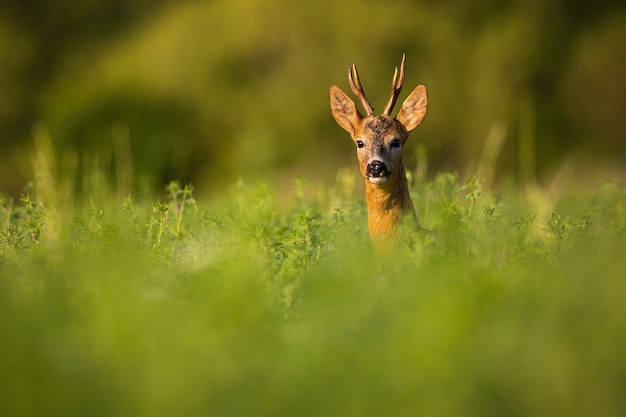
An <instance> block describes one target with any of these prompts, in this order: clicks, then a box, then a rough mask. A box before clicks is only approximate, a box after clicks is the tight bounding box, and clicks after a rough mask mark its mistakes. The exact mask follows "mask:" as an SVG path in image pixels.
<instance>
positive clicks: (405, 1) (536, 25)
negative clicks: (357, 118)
mask: <svg viewBox="0 0 626 417" xmlns="http://www.w3.org/2000/svg"><path fill="white" fill-rule="evenodd" d="M403 52H406V53H407V77H406V83H405V88H406V89H407V90H409V91H410V89H412V88H413V87H414V86H415V85H417V84H420V83H423V84H426V85H427V86H428V88H429V113H428V115H427V117H426V119H425V121H424V124H423V126H421V127H420V128H418V130H417V131H416V132H415V133H414V134H413V135H412V140H411V142H410V144H412V145H413V146H415V144H417V143H422V144H424V145H425V146H426V149H427V151H428V155H429V161H430V164H431V166H432V167H433V169H444V168H445V169H456V170H460V171H462V172H468V171H471V170H475V169H477V168H476V167H478V166H480V164H481V160H482V159H481V158H483V156H484V154H485V150H484V148H485V146H487V145H485V144H486V143H487V142H489V141H488V137H489V136H490V132H493V131H494V127H498V129H499V130H496V131H499V132H501V133H500V134H501V136H502V137H503V139H502V140H503V143H502V145H501V149H500V148H498V150H497V152H496V153H497V155H498V158H497V167H496V172H497V173H498V174H499V176H512V177H514V178H515V177H516V176H520V175H522V176H523V172H522V173H520V171H524V169H523V168H522V167H520V166H524V165H525V166H526V168H525V169H526V171H529V170H530V171H532V174H533V175H534V173H535V171H537V173H538V174H541V173H543V172H546V173H549V172H551V171H552V170H553V169H555V168H557V167H558V166H559V165H560V164H561V163H563V161H565V160H567V159H568V158H577V160H581V161H584V162H586V163H589V164H590V165H591V166H592V167H594V168H598V169H602V168H603V167H605V164H619V163H620V161H621V159H623V158H624V156H626V118H625V117H623V113H624V109H626V75H625V74H626V6H625V5H624V3H623V2H622V1H617V0H614V1H612V0H601V1H596V2H592V3H590V2H583V1H578V0H576V1H565V0H509V1H496V0H476V1H471V2H467V1H462V0H449V1H446V2H441V1H434V0H421V1H410V0H394V1H389V2H376V1H373V0H372V1H356V0H349V1H344V2H336V1H317V2H306V3H305V2H292V1H288V0H229V1H219V0H214V1H174V0H160V1H147V0H126V1H123V2H122V1H117V0H109V1H104V0H89V1H83V2H70V1H69V0H58V1H51V0H38V1H33V0H31V1H5V2H3V3H2V4H1V5H0V91H1V92H2V98H1V99H0V135H1V136H0V164H1V165H0V189H3V190H8V191H9V192H13V193H16V192H19V190H20V188H21V187H22V186H23V184H24V182H25V180H26V179H27V177H28V174H27V172H28V171H27V169H26V168H25V167H26V166H27V163H26V162H25V160H27V158H26V157H25V155H28V150H29V149H30V148H32V144H33V135H34V133H33V132H34V131H38V129H40V128H42V127H43V128H44V129H45V130H46V131H47V132H48V133H49V137H50V138H51V140H52V142H53V145H54V149H55V150H56V152H57V154H58V155H57V158H58V161H59V165H60V166H62V165H63V164H64V162H63V161H64V160H65V159H67V160H72V158H75V155H76V154H78V155H79V158H78V159H79V161H80V162H79V164H78V165H79V168H78V171H77V172H78V175H79V174H80V169H81V168H80V166H82V165H85V164H87V162H85V161H87V160H89V161H93V160H94V158H93V156H94V155H100V160H103V159H107V158H108V159H109V160H108V161H101V163H102V165H104V166H107V165H108V166H111V171H112V172H115V167H114V166H115V165H116V164H117V165H119V164H121V163H122V162H120V160H117V161H116V155H118V154H119V152H117V153H116V150H115V148H116V146H117V147H118V148H119V147H120V146H121V147H123V148H124V147H125V148H127V149H125V151H124V152H127V153H130V154H132V163H129V162H125V163H126V164H129V165H131V166H130V168H129V167H127V168H129V169H132V170H133V172H134V175H136V176H137V178H138V180H139V181H141V179H142V178H144V179H145V182H146V184H148V185H152V186H156V185H158V184H161V183H164V182H167V181H168V179H171V178H176V179H179V180H181V181H194V182H195V183H196V184H198V188H199V189H200V190H202V189H207V188H214V189H217V188H220V186H221V185H224V184H228V183H232V182H234V181H235V180H236V178H237V176H239V175H244V176H258V175H261V176H264V175H270V174H276V173H281V172H290V173H291V174H292V175H293V174H294V173H296V174H297V173H299V172H306V173H307V174H310V175H319V176H321V177H323V178H328V177H332V176H334V175H335V173H336V172H337V170H338V169H339V168H340V167H341V166H344V165H346V164H349V163H354V162H353V161H351V159H353V150H352V145H351V144H350V141H349V140H348V137H347V135H346V134H345V132H343V131H341V129H340V128H339V127H337V126H336V125H335V123H334V121H333V120H332V117H331V116H330V113H329V110H328V97H327V96H328V87H329V86H330V85H331V84H337V85H339V86H340V87H341V88H342V89H344V90H346V91H347V90H349V88H348V86H347V79H346V69H347V67H348V66H349V65H350V64H351V63H352V62H353V61H355V62H357V64H358V66H359V69H360V73H361V77H362V80H363V83H364V87H365V90H366V91H367V92H368V96H369V97H370V99H371V101H372V102H374V103H375V104H374V106H375V107H378V108H379V107H380V106H381V105H382V103H384V102H385V101H386V99H387V96H386V95H387V94H388V90H389V84H390V79H391V74H392V73H393V67H394V66H395V65H398V64H399V60H400V57H401V54H402V53H403ZM406 94H408V91H405V92H404V93H403V95H402V96H401V98H400V100H402V99H403V98H404V97H405V96H406ZM35 127H37V128H35ZM116 132H117V133H116ZM119 132H125V133H123V134H122V135H121V136H120V133H119ZM116 137H118V138H119V137H124V138H125V139H123V140H118V139H116ZM116 143H117V145H116ZM498 146H499V145H498ZM528 149H530V150H531V151H530V153H531V155H530V156H526V157H525V156H524V152H526V153H528ZM533 150H534V151H533ZM118 151H119V149H118ZM408 153H409V154H410V153H411V150H410V149H409V150H408ZM68 155H74V156H68ZM107 155H108V157H107ZM481 155H483V156H481ZM524 158H526V159H528V161H526V162H524ZM409 159H410V155H409ZM529 161H530V162H529ZM482 162H484V161H482ZM83 168H84V167H83ZM78 183H80V182H78Z"/></svg>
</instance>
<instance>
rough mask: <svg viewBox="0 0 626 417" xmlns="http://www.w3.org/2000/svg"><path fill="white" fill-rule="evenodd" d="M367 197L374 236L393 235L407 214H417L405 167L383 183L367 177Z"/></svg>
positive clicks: (368, 213)
mask: <svg viewBox="0 0 626 417" xmlns="http://www.w3.org/2000/svg"><path fill="white" fill-rule="evenodd" d="M365 199H366V201H367V221H368V227H369V232H370V236H371V237H373V238H380V237H382V238H389V237H391V236H393V233H394V229H395V227H396V226H397V224H398V223H399V222H400V221H401V220H402V217H403V216H404V215H405V214H409V215H413V216H414V215H415V209H414V207H413V202H412V201H411V197H410V195H409V187H408V184H407V180H406V175H405V173H404V168H402V169H400V175H398V176H397V177H395V178H389V180H387V182H385V183H384V184H382V185H377V184H373V183H371V182H370V181H369V180H368V179H367V178H366V179H365Z"/></svg>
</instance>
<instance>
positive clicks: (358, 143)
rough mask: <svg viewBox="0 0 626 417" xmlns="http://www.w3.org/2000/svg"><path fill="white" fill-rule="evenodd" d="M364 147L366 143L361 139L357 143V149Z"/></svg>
mask: <svg viewBox="0 0 626 417" xmlns="http://www.w3.org/2000/svg"><path fill="white" fill-rule="evenodd" d="M364 146H365V143H364V142H363V141H362V140H361V139H359V140H357V141H356V147H357V148H359V149H361V148H362V147H364Z"/></svg>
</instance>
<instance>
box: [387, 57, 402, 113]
mask: <svg viewBox="0 0 626 417" xmlns="http://www.w3.org/2000/svg"><path fill="white" fill-rule="evenodd" d="M405 61H406V54H402V63H401V64H400V78H398V67H396V68H395V70H394V72H393V80H391V97H389V101H388V102H387V105H386V106H385V111H384V112H383V115H385V116H390V115H391V111H392V110H393V106H394V105H395V104H396V100H398V96H399V95H400V91H402V86H403V85H404V62H405Z"/></svg>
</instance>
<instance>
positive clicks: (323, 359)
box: [0, 173, 626, 416]
mask: <svg viewBox="0 0 626 417" xmlns="http://www.w3.org/2000/svg"><path fill="white" fill-rule="evenodd" d="M36 177H37V179H38V181H37V183H36V184H35V185H34V186H33V188H32V189H31V190H27V191H25V193H24V194H23V195H22V198H21V200H20V201H13V200H11V199H10V198H8V197H7V198H4V199H3V200H2V205H1V206H0V227H1V230H0V231H1V234H0V387H1V389H0V415H3V416H18V415H19V416H28V415H37V416H39V415H47V416H53V415H63V416H72V415H76V416H79V415H80V416H84V415H90V416H98V415H115V416H124V415H128V416H140V415H150V416H172V415H188V416H192V415H198V416H199V415H211V416H233V415H254V416H261V415H268V416H277V415H285V416H287V415H289V416H296V415H297V416H303V415H310V416H320V415H341V416H363V415H390V416H402V415H406V416H415V415H450V416H458V415H476V416H502V415H508V416H511V415H533V416H541V415H545V416H554V415H569V416H577V415H580V416H582V415H602V416H621V415H624V413H625V412H626V399H625V398H624V395H623V393H624V389H625V388H626V356H625V355H624V352H625V351H626V303H625V302H624V298H625V294H626V293H625V288H624V283H625V279H626V278H625V277H626V256H625V255H626V245H625V243H626V239H625V238H626V212H625V211H626V189H625V188H624V187H623V186H622V185H620V184H618V183H616V182H606V183H604V184H602V185H601V186H599V187H598V188H597V189H596V190H595V191H594V192H592V193H589V192H585V191H583V190H579V189H576V188H575V187H572V186H570V187H562V188H561V192H560V194H559V198H556V197H555V196H554V195H551V196H548V195H543V194H542V192H541V190H540V189H536V190H535V192H534V193H530V192H529V193H528V195H533V196H534V197H533V198H527V197H526V194H524V193H517V192H516V191H515V190H508V191H507V190H503V191H502V192H501V193H500V194H499V195H496V194H495V193H494V194H492V193H483V191H482V190H481V185H480V182H479V181H477V180H475V179H474V178H471V179H470V180H468V181H467V182H464V183H461V182H460V181H459V179H458V178H457V176H456V175H454V174H441V175H439V176H437V177H436V178H435V179H433V180H432V181H424V180H419V181H418V180H417V179H416V180H415V181H414V183H413V185H412V193H413V198H414V200H415V202H416V206H417V207H419V210H418V212H419V216H420V218H421V221H422V223H423V224H424V226H426V227H429V228H433V229H434V230H436V231H437V234H438V238H437V239H436V240H434V241H422V240H421V239H420V238H419V237H417V236H415V235H413V234H412V233H411V232H408V231H405V232H404V234H403V239H402V240H403V241H404V242H405V243H403V245H401V246H399V247H397V248H396V249H395V250H394V251H392V252H391V253H389V254H387V255H379V256H375V255H374V253H373V252H372V250H371V249H370V246H369V241H368V239H367V236H366V218H365V211H364V206H363V204H362V203H360V201H361V200H362V196H361V195H360V194H359V195H353V194H352V191H353V187H352V182H353V181H354V178H353V177H352V176H351V174H345V173H340V175H338V178H337V182H336V184H334V185H332V186H331V187H326V188H324V187H317V186H315V185H314V184H311V183H309V182H307V181H305V180H303V179H297V180H294V182H293V187H292V188H290V189H289V197H287V198H285V197H284V196H282V195H279V193H278V191H277V188H276V187H274V186H272V185H267V184H246V183H244V182H239V183H238V184H236V185H234V186H233V187H232V188H231V190H230V194H229V195H228V198H226V199H223V200H212V201H203V202H199V201H196V200H195V199H194V196H193V189H192V187H191V186H185V187H183V186H181V185H180V184H177V183H175V182H174V183H171V184H169V185H168V186H167V187H166V189H165V191H164V194H163V195H162V196H161V197H158V198H157V197H154V198H153V199H149V198H145V197H142V198H139V197H138V198H137V200H135V199H133V198H130V197H123V196H122V197H120V196H117V195H116V194H115V193H114V192H113V190H111V189H110V188H108V187H107V186H105V185H103V184H104V183H103V182H102V181H100V182H99V181H98V175H97V174H94V175H93V176H92V177H93V178H92V180H90V181H89V184H90V185H89V187H88V188H87V190H88V192H86V193H85V197H76V198H64V197H63V193H62V192H61V191H59V190H61V189H62V188H63V187H62V185H61V183H60V182H54V181H46V180H45V178H46V177H45V175H36ZM414 177H416V178H417V176H414Z"/></svg>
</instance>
